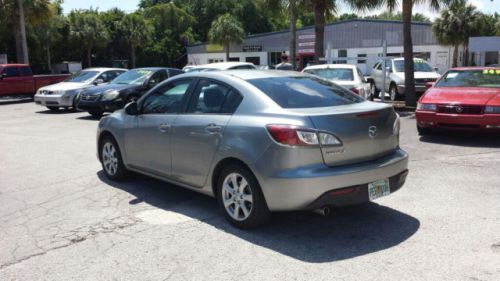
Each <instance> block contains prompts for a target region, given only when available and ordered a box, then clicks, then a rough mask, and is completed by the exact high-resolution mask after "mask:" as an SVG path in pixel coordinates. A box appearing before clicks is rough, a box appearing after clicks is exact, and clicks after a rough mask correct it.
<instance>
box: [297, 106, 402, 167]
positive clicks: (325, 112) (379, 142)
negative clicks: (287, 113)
mask: <svg viewBox="0 0 500 281" xmlns="http://www.w3.org/2000/svg"><path fill="white" fill-rule="evenodd" d="M294 111H296V112H297V111H299V110H294ZM300 111H303V113H306V112H305V110H303V109H301V110H300ZM297 113H298V112H297ZM306 115H307V116H308V117H309V118H310V119H311V121H312V123H313V124H314V126H315V128H316V129H318V130H320V131H325V132H329V133H332V134H334V135H335V136H336V137H337V138H339V139H340V140H341V141H342V146H326V147H325V146H323V147H321V153H322V155H323V161H324V163H325V164H326V165H328V166H338V165H348V164H353V163H359V162H364V161H370V160H373V159H377V158H379V157H382V156H384V155H387V154H390V153H392V152H394V151H395V150H396V149H397V148H398V146H399V123H397V122H399V121H398V120H397V119H398V116H397V114H396V113H395V111H394V109H393V108H392V107H391V106H388V105H385V104H376V103H371V102H363V103H359V104H353V105H346V106H335V107H323V108H309V109H307V113H306ZM395 126H397V127H395Z"/></svg>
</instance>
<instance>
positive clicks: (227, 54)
mask: <svg viewBox="0 0 500 281" xmlns="http://www.w3.org/2000/svg"><path fill="white" fill-rule="evenodd" d="M229 46H230V44H229V43H227V44H226V47H225V48H226V61H229Z"/></svg>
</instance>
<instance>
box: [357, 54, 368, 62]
mask: <svg viewBox="0 0 500 281" xmlns="http://www.w3.org/2000/svg"><path fill="white" fill-rule="evenodd" d="M361 63H366V54H358V64H361Z"/></svg>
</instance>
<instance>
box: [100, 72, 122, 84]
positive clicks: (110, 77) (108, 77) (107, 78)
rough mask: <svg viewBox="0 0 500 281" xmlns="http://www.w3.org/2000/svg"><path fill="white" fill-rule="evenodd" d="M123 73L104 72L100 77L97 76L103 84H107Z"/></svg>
mask: <svg viewBox="0 0 500 281" xmlns="http://www.w3.org/2000/svg"><path fill="white" fill-rule="evenodd" d="M122 73H123V72H119V71H106V72H104V73H103V74H101V76H99V78H100V79H102V80H104V82H109V81H111V80H113V79H115V78H116V77H117V76H118V75H120V74H122Z"/></svg>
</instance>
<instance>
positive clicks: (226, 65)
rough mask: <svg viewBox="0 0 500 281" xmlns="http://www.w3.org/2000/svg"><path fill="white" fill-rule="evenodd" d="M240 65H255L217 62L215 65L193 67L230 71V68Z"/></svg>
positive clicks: (196, 66)
mask: <svg viewBox="0 0 500 281" xmlns="http://www.w3.org/2000/svg"><path fill="white" fill-rule="evenodd" d="M238 65H253V66H255V65H254V64H253V63H250V62H238V61H228V62H215V63H209V64H200V65H193V66H194V67H193V68H212V69H221V70H223V69H228V68H229V67H234V66H238Z"/></svg>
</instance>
